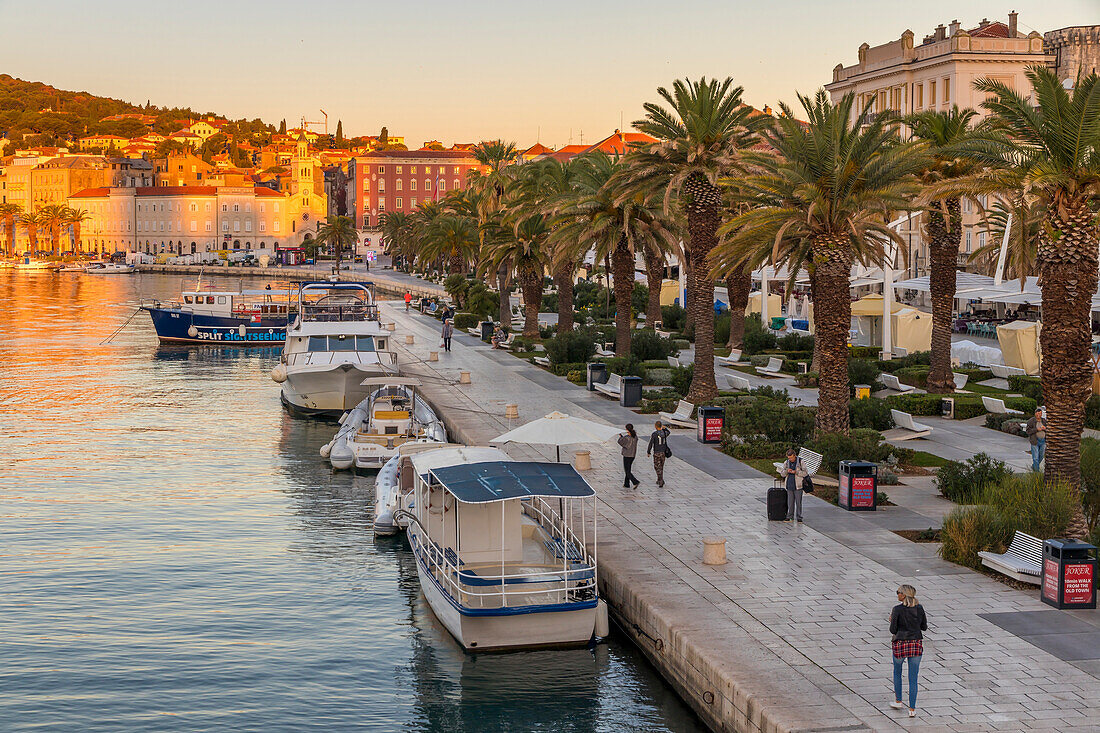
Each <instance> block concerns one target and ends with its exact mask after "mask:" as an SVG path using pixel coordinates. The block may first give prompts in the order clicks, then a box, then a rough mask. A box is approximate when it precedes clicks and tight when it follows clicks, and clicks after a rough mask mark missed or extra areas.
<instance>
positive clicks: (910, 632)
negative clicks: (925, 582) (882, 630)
mask: <svg viewBox="0 0 1100 733" xmlns="http://www.w3.org/2000/svg"><path fill="white" fill-rule="evenodd" d="M898 601H900V602H899V603H898V605H896V606H894V610H893V611H892V612H891V613H890V633H891V634H893V641H892V644H891V646H892V647H893V652H894V654H893V656H894V702H892V703H890V707H892V708H896V709H898V710H901V709H903V708H904V707H905V703H904V702H902V700H901V668H902V666H903V665H904V664H905V661H906V660H909V717H910V718H915V717H916V716H917V674H918V673H919V672H920V660H921V657H922V656H923V655H924V634H923V633H922V632H924V631H927V630H928V618H927V617H926V616H925V615H924V608H923V607H922V606H921V605H920V603H918V602H917V589H916V588H914V587H913V586H911V585H901V586H898Z"/></svg>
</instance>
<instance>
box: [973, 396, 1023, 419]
mask: <svg viewBox="0 0 1100 733" xmlns="http://www.w3.org/2000/svg"><path fill="white" fill-rule="evenodd" d="M982 406H983V407H984V408H985V409H986V411H988V412H992V413H993V414H995V415H1023V414H1024V413H1022V412H1020V411H1019V410H1010V409H1008V408H1007V407H1005V401H1004V400H1002V399H998V398H997V397H986V396H985V395H982Z"/></svg>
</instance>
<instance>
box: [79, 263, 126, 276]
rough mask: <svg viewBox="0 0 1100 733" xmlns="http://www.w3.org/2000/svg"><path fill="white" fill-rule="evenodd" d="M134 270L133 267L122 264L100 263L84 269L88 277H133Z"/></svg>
mask: <svg viewBox="0 0 1100 733" xmlns="http://www.w3.org/2000/svg"><path fill="white" fill-rule="evenodd" d="M136 270H137V268H136V267H134V266H133V265H127V264H125V263H123V262H101V263H98V264H94V265H88V266H87V267H85V268H84V272H86V273H87V274H89V275H133V274H134V272H135V271H136Z"/></svg>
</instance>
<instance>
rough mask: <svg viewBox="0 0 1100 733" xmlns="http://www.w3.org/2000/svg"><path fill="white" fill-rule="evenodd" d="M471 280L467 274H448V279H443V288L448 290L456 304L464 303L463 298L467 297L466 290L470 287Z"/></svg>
mask: <svg viewBox="0 0 1100 733" xmlns="http://www.w3.org/2000/svg"><path fill="white" fill-rule="evenodd" d="M470 282H471V281H470V280H468V279H467V278H466V276H465V275H459V274H457V273H456V274H454V275H448V276H447V279H446V280H444V281H443V289H444V290H446V291H447V295H450V296H451V299H452V300H454V302H455V304H456V305H462V300H463V298H465V297H466V291H468V290H469V289H470Z"/></svg>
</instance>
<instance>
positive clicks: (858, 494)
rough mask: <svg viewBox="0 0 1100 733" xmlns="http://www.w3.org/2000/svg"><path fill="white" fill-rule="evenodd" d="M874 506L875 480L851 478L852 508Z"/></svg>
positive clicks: (865, 477)
mask: <svg viewBox="0 0 1100 733" xmlns="http://www.w3.org/2000/svg"><path fill="white" fill-rule="evenodd" d="M874 505H875V479H874V477H873V476H852V503H851V506H852V507H868V508H870V507H873V506H874Z"/></svg>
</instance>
